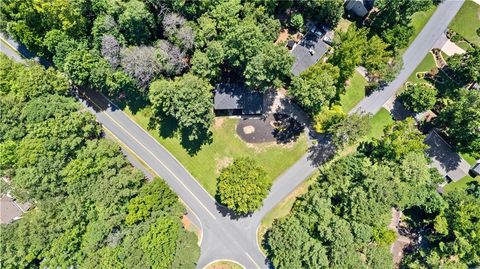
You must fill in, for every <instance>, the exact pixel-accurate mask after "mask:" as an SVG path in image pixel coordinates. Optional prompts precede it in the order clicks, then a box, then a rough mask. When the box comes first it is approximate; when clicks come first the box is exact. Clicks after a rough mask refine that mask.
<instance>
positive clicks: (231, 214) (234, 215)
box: [215, 197, 253, 220]
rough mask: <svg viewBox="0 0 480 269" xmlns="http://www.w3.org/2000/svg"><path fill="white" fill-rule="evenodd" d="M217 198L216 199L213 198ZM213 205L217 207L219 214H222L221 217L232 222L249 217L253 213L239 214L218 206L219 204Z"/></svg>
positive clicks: (220, 205)
mask: <svg viewBox="0 0 480 269" xmlns="http://www.w3.org/2000/svg"><path fill="white" fill-rule="evenodd" d="M215 198H217V197H215ZM215 205H216V206H217V210H218V212H219V213H220V214H222V216H223V217H229V218H230V219H232V220H238V219H242V218H247V217H251V216H252V214H253V212H249V213H247V214H239V213H237V212H235V211H233V210H232V209H230V208H228V207H226V206H224V205H222V204H220V203H219V202H215Z"/></svg>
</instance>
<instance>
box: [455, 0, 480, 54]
mask: <svg viewBox="0 0 480 269" xmlns="http://www.w3.org/2000/svg"><path fill="white" fill-rule="evenodd" d="M478 28H480V5H478V4H477V3H475V2H473V1H472V0H467V1H465V3H464V4H463V6H462V8H461V9H460V11H459V12H458V13H457V15H456V16H455V18H454V19H453V21H452V22H451V23H450V29H452V30H453V31H455V32H457V33H458V34H460V35H461V36H462V37H463V38H465V39H466V40H467V41H468V42H470V43H473V44H475V45H476V46H478V47H480V36H478V35H477V33H476V31H477V29H478Z"/></svg>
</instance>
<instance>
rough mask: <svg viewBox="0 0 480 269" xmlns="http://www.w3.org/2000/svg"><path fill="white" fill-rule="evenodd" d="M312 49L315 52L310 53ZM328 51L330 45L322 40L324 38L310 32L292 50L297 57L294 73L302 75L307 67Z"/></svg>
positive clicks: (293, 68)
mask: <svg viewBox="0 0 480 269" xmlns="http://www.w3.org/2000/svg"><path fill="white" fill-rule="evenodd" d="M310 50H312V51H313V52H314V53H313V54H312V53H310ZM327 51H328V46H327V44H325V42H323V41H322V38H321V37H320V36H319V35H317V34H315V33H312V32H309V33H308V34H306V35H305V37H304V38H303V39H302V40H301V41H300V43H299V44H298V45H296V46H295V47H294V48H293V50H292V54H293V56H294V57H295V62H294V63H293V66H292V73H293V74H294V75H295V76H298V75H300V73H302V72H303V71H304V70H305V69H307V68H308V67H310V66H311V65H313V64H315V63H316V62H317V61H318V60H320V58H321V57H322V56H323V55H324V54H325V53H326V52H327Z"/></svg>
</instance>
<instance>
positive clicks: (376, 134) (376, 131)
mask: <svg viewBox="0 0 480 269" xmlns="http://www.w3.org/2000/svg"><path fill="white" fill-rule="evenodd" d="M394 122H395V121H394V120H393V118H392V115H390V112H389V111H388V110H386V109H385V108H383V107H382V109H380V110H379V111H378V112H377V114H375V115H373V118H372V121H371V129H370V133H369V134H368V136H367V138H380V137H382V135H383V129H385V126H387V125H389V124H392V123H394Z"/></svg>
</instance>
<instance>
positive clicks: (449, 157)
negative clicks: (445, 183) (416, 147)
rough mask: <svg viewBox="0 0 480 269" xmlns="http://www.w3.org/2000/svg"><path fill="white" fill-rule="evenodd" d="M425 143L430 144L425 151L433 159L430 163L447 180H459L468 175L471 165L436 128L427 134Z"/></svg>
mask: <svg viewBox="0 0 480 269" xmlns="http://www.w3.org/2000/svg"><path fill="white" fill-rule="evenodd" d="M424 143H425V144H427V145H428V146H429V148H428V149H427V150H426V151H425V152H426V153H427V155H428V157H429V158H430V160H431V161H432V162H431V164H430V165H431V166H432V167H434V168H436V169H437V170H438V172H439V173H440V174H441V175H443V176H444V177H445V178H446V179H447V180H451V181H457V180H460V179H462V178H463V177H465V176H466V175H468V170H470V165H469V164H468V163H467V161H465V160H464V159H463V158H462V157H461V156H460V155H458V154H457V153H456V152H455V151H453V149H452V148H451V147H450V145H449V144H448V143H447V142H445V140H443V138H442V137H441V136H440V135H439V134H438V133H437V132H436V131H435V129H434V130H432V131H431V132H430V133H429V134H428V135H427V137H426V138H425V141H424Z"/></svg>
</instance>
